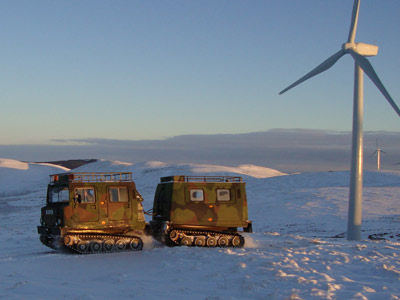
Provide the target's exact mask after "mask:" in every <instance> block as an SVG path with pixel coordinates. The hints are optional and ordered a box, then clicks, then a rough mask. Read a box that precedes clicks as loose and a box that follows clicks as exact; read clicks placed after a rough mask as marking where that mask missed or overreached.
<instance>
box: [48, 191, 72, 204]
mask: <svg viewBox="0 0 400 300" xmlns="http://www.w3.org/2000/svg"><path fill="white" fill-rule="evenodd" d="M68 201H69V189H68V188H61V189H58V188H57V189H52V190H51V193H50V202H68Z"/></svg>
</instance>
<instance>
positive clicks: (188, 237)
mask: <svg viewBox="0 0 400 300" xmlns="http://www.w3.org/2000/svg"><path fill="white" fill-rule="evenodd" d="M152 214H153V217H152V220H151V222H150V227H151V231H152V234H153V237H154V238H155V239H157V240H159V241H161V242H163V243H166V244H168V245H172V246H173V245H185V246H199V247H216V246H219V247H242V246H243V245H244V243H245V240H244V237H243V235H241V234H240V232H239V231H238V228H240V227H242V228H243V231H244V232H252V223H251V221H249V220H248V211H247V198H246V189H245V183H244V182H243V180H242V178H241V177H231V176H169V177H162V178H161V179H160V183H159V184H158V186H157V189H156V193H155V196H154V204H153V212H152Z"/></svg>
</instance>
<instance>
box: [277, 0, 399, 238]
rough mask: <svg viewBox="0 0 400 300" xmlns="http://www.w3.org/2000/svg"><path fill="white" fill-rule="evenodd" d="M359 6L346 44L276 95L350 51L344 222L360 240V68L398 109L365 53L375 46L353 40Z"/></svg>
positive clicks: (373, 51) (357, 2)
mask: <svg viewBox="0 0 400 300" xmlns="http://www.w3.org/2000/svg"><path fill="white" fill-rule="evenodd" d="M359 9H360V0H355V1H354V5H353V13H352V17H351V25H350V31H349V37H348V39H347V43H344V44H343V45H342V49H340V50H339V51H338V52H336V53H335V54H334V55H332V56H331V57H329V58H328V59H327V60H325V61H324V62H323V63H321V64H320V65H319V66H317V67H316V68H315V69H313V70H312V71H311V72H309V73H307V74H306V75H305V76H303V77H302V78H300V79H299V80H297V81H296V82H295V83H293V84H292V85H290V86H289V87H287V88H286V89H284V90H283V91H281V92H280V93H279V94H282V93H284V92H286V91H287V90H289V89H291V88H293V87H295V86H296V85H298V84H300V83H302V82H303V81H305V80H307V79H309V78H311V77H313V76H315V75H318V74H319V73H322V72H324V71H326V70H328V69H329V68H330V67H332V66H333V65H334V64H335V63H336V62H337V61H338V60H339V59H340V58H341V57H342V56H343V55H345V54H350V55H351V56H352V57H353V59H354V61H355V73H354V103H353V138H352V156H351V172H350V193H349V215H348V223H347V239H348V240H357V241H359V240H360V239H361V207H362V177H363V176H362V175H363V133H362V131H363V105H364V104H363V102H364V100H363V71H364V72H365V73H366V74H367V75H368V77H369V78H370V79H371V80H372V82H373V83H374V84H375V85H376V87H377V88H378V89H379V90H380V91H381V93H382V94H383V96H384V97H385V98H386V100H387V101H388V102H389V104H390V105H391V106H392V107H393V109H394V110H395V111H396V113H397V114H398V115H399V116H400V109H399V108H398V107H397V105H396V103H395V102H394V101H393V99H392V97H391V96H390V95H389V93H388V92H387V90H386V88H385V87H384V86H383V84H382V82H381V81H380V79H379V78H378V75H376V73H375V71H374V69H373V67H372V65H371V64H370V63H369V61H368V60H367V59H366V58H365V56H375V55H377V54H378V47H377V46H375V45H369V44H364V43H355V42H354V40H355V37H356V30H357V22H358V12H359Z"/></svg>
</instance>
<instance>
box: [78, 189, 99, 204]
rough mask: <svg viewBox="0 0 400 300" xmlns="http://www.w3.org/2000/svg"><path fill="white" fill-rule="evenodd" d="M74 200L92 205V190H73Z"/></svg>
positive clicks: (93, 199)
mask: <svg viewBox="0 0 400 300" xmlns="http://www.w3.org/2000/svg"><path fill="white" fill-rule="evenodd" d="M75 200H76V201H78V203H94V202H95V198H94V189H93V188H77V189H75Z"/></svg>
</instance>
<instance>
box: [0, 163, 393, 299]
mask: <svg viewBox="0 0 400 300" xmlns="http://www.w3.org/2000/svg"><path fill="white" fill-rule="evenodd" d="M63 171H64V170H63V169H61V168H58V167H56V166H52V165H43V164H32V163H24V162H19V161H14V160H9V159H0V182H1V186H0V245H1V246H0V299H45V300H47V299H85V300H86V299H119V300H122V299H188V298H190V299H193V300H197V299H201V300H205V299H208V300H222V299H232V300H236V299H400V251H399V250H400V205H399V201H400V173H396V172H366V173H365V174H364V203H363V225H362V226H363V227H362V228H363V232H362V240H361V241H360V242H349V241H347V240H346V239H345V238H343V236H344V234H345V231H346V226H347V205H348V199H347V198H348V182H349V174H348V172H324V173H304V174H284V173H281V172H279V171H276V170H272V169H268V168H263V167H257V166H252V165H242V166H238V167H227V166H215V165H200V164H167V163H162V162H147V163H141V164H130V163H124V162H118V161H106V160H102V161H98V162H96V163H91V164H87V165H84V166H82V167H80V168H78V169H76V171H88V172H95V171H97V172H101V171H116V172H126V171H131V172H133V176H134V180H135V182H136V184H137V188H138V190H139V191H140V193H141V194H142V195H143V197H144V199H145V202H144V205H145V209H150V208H151V206H152V201H153V197H154V191H155V187H156V185H157V183H158V182H159V178H160V177H162V176H169V175H201V174H204V175H214V174H215V175H220V174H224V175H234V176H243V178H244V180H245V181H246V184H247V196H248V204H249V217H250V219H251V220H253V229H254V231H255V232H254V233H253V234H246V245H245V247H244V248H241V249H221V248H188V247H173V248H169V247H165V246H163V245H161V244H159V243H157V242H155V241H153V240H152V239H151V238H147V239H146V240H145V247H144V250H143V251H141V252H127V253H113V254H99V255H75V254H67V253H58V252H54V251H53V250H51V249H49V248H46V247H45V246H43V245H42V244H41V243H40V241H39V236H38V234H37V232H36V225H38V224H39V219H40V207H41V206H43V204H44V202H45V195H46V186H47V184H48V182H49V177H48V175H49V174H54V173H60V172H63ZM369 235H375V236H377V237H382V238H385V239H382V240H370V239H368V236H369Z"/></svg>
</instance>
